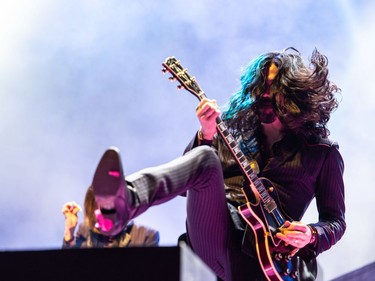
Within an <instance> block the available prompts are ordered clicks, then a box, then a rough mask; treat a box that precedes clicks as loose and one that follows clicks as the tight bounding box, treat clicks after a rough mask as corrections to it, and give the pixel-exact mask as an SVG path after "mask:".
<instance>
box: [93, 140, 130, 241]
mask: <svg viewBox="0 0 375 281" xmlns="http://www.w3.org/2000/svg"><path fill="white" fill-rule="evenodd" d="M92 186H93V191H94V196H95V201H96V203H97V206H98V209H97V210H96V212H95V214H96V217H97V219H98V223H97V225H96V226H97V227H98V229H99V230H100V232H101V233H102V234H104V235H109V236H113V235H116V234H118V233H119V232H120V231H122V230H123V229H124V227H125V226H126V224H127V223H128V221H129V219H130V218H129V216H130V212H131V206H132V198H131V197H132V195H131V194H130V192H131V191H130V190H128V188H127V186H126V182H125V178H124V172H123V169H122V163H121V157H120V152H119V149H118V148H116V147H111V148H109V149H108V150H107V151H106V152H105V153H104V154H103V156H102V158H101V159H100V162H99V164H98V166H97V168H96V171H95V175H94V179H93V182H92Z"/></svg>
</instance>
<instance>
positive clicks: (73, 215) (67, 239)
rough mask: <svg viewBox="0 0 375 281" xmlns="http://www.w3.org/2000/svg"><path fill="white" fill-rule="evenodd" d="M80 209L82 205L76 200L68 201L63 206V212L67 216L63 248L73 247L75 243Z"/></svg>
mask: <svg viewBox="0 0 375 281" xmlns="http://www.w3.org/2000/svg"><path fill="white" fill-rule="evenodd" d="M80 210H81V207H80V206H79V205H78V204H77V203H76V202H74V201H72V202H67V203H65V204H64V206H63V207H62V213H63V214H64V217H65V228H64V240H63V245H62V247H63V248H71V247H74V245H75V236H74V233H75V229H76V227H77V223H78V215H77V213H78V212H79V211H80Z"/></svg>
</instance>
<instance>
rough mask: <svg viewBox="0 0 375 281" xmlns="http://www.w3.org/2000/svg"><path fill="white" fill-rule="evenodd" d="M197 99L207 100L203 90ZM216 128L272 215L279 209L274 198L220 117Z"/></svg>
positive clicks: (217, 119)
mask: <svg viewBox="0 0 375 281" xmlns="http://www.w3.org/2000/svg"><path fill="white" fill-rule="evenodd" d="M197 97H198V99H199V100H202V99H204V98H207V96H206V94H205V93H204V92H203V91H201V90H200V92H199V93H198V95H197ZM216 128H217V131H218V133H219V134H220V136H221V137H222V139H223V140H224V142H225V143H226V145H227V147H228V149H229V150H230V152H231V154H232V156H233V157H234V159H235V160H236V162H237V164H238V165H239V166H240V168H241V170H242V173H243V174H244V176H245V177H246V178H247V180H248V181H249V182H251V183H253V184H254V186H255V188H256V190H257V191H258V193H259V196H260V199H261V201H262V202H263V204H264V207H265V209H266V210H267V211H268V212H270V213H271V212H273V211H274V210H275V209H276V208H277V205H276V202H275V200H273V198H272V197H271V196H270V195H269V193H268V191H267V189H266V188H265V186H264V184H263V182H262V181H261V180H260V179H259V178H258V176H257V174H256V173H255V172H254V170H253V169H252V168H251V165H250V163H249V161H248V160H247V158H246V157H245V155H244V154H243V152H242V150H241V149H240V147H239V145H238V143H237V141H236V140H235V138H234V137H233V135H232V134H231V133H230V132H229V130H228V127H227V126H226V124H225V123H224V121H223V120H222V119H221V118H220V117H217V118H216Z"/></svg>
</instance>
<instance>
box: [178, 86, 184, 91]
mask: <svg viewBox="0 0 375 281" xmlns="http://www.w3.org/2000/svg"><path fill="white" fill-rule="evenodd" d="M177 89H179V90H182V89H185V88H184V86H182V85H178V86H177Z"/></svg>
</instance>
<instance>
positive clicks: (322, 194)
mask: <svg viewBox="0 0 375 281" xmlns="http://www.w3.org/2000/svg"><path fill="white" fill-rule="evenodd" d="M343 173H344V161H343V159H342V157H341V155H340V153H339V151H338V150H337V148H336V147H334V146H332V147H331V148H330V150H329V152H328V154H327V157H326V159H325V162H324V164H323V167H322V170H321V172H320V175H319V178H318V188H317V191H316V204H317V209H318V211H319V222H317V223H313V224H310V225H309V226H310V227H312V230H313V231H315V241H314V243H313V245H311V246H312V247H313V249H314V250H315V252H316V254H320V253H322V252H324V251H326V250H328V249H329V248H331V247H332V246H333V245H334V244H336V243H337V241H339V240H340V239H341V237H342V236H343V235H344V232H345V230H346V222H345V191H344V180H343Z"/></svg>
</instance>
